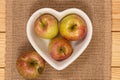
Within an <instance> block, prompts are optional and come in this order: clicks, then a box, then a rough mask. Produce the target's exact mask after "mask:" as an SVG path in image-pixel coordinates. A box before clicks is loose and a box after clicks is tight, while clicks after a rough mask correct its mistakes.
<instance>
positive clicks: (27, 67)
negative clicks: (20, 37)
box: [16, 51, 45, 79]
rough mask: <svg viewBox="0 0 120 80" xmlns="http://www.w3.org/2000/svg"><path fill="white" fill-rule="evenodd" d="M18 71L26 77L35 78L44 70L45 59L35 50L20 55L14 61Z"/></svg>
mask: <svg viewBox="0 0 120 80" xmlns="http://www.w3.org/2000/svg"><path fill="white" fill-rule="evenodd" d="M16 67H17V70H18V72H19V73H20V74H21V75H22V76H23V77H24V78H26V79H35V78H36V77H38V76H39V75H40V74H41V73H42V72H43V70H44V67H45V61H44V60H43V59H42V58H41V57H40V56H39V54H38V53H37V52H35V51H29V52H26V53H23V54H22V55H20V56H19V57H18V59H17V62H16Z"/></svg>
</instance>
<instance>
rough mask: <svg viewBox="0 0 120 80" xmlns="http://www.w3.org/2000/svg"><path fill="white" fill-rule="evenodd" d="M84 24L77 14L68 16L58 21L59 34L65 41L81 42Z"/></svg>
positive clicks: (83, 35)
mask: <svg viewBox="0 0 120 80" xmlns="http://www.w3.org/2000/svg"><path fill="white" fill-rule="evenodd" d="M86 28H87V27H86V24H85V22H84V20H83V19H82V18H81V17H80V16H78V15H77V14H69V15H67V16H66V17H64V18H63V19H62V20H61V21H60V34H61V36H62V37H64V38H65V39H67V40H70V41H76V40H81V39H83V38H84V37H85V35H86V31H87V29H86Z"/></svg>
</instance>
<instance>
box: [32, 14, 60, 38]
mask: <svg viewBox="0 0 120 80" xmlns="http://www.w3.org/2000/svg"><path fill="white" fill-rule="evenodd" d="M34 30H35V32H36V33H37V35H38V36H39V37H41V38H45V39H52V38H54V37H55V36H56V35H57V34H58V21H57V19H56V18H55V17H54V16H52V15H51V14H43V15H41V16H40V17H39V18H38V19H37V20H36V21H35V24H34Z"/></svg>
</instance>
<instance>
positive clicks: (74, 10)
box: [26, 8, 93, 70]
mask: <svg viewBox="0 0 120 80" xmlns="http://www.w3.org/2000/svg"><path fill="white" fill-rule="evenodd" d="M42 11H43V12H45V11H46V13H47V12H48V13H50V14H51V12H54V14H56V15H53V14H52V15H53V16H55V17H56V18H57V19H58V20H59V21H60V20H61V19H62V18H63V17H61V18H58V17H57V16H58V15H59V16H66V14H67V13H76V14H78V15H80V17H82V18H83V19H84V21H85V22H86V24H87V28H89V36H88V40H89V41H86V43H85V46H83V47H84V49H82V50H81V51H80V53H79V54H77V55H75V57H74V58H73V59H71V60H70V61H69V62H68V63H67V64H65V65H63V66H56V65H55V64H53V63H51V61H49V60H48V58H47V57H46V56H44V55H43V54H42V52H41V51H40V50H39V48H38V47H36V46H37V45H36V44H35V42H34V41H33V39H32V37H31V36H30V27H29V26H30V24H31V22H32V20H33V19H34V17H35V16H36V15H38V14H39V13H41V15H42ZM50 11H51V12H50ZM43 14H44V13H43ZM39 16H40V15H39ZM26 33H27V38H28V40H29V42H30V44H31V45H32V47H33V48H34V49H35V50H36V51H37V52H38V54H39V55H40V56H41V57H42V58H43V59H45V61H46V62H47V63H48V64H50V65H51V66H52V67H54V68H55V69H56V70H63V69H65V68H66V67H67V66H69V65H70V64H71V63H72V62H73V61H75V60H76V59H77V58H78V57H79V56H80V55H81V54H82V53H83V52H84V50H85V49H86V48H87V46H88V45H89V43H90V41H91V39H92V34H93V26H92V22H91V20H90V18H89V17H88V15H87V14H86V13H85V12H84V11H82V10H81V9H78V8H68V9H66V10H63V11H57V10H55V9H52V8H41V9H38V10H37V11H35V12H34V13H33V14H32V15H31V16H30V18H29V20H28V22H27V29H26ZM87 34H88V33H87Z"/></svg>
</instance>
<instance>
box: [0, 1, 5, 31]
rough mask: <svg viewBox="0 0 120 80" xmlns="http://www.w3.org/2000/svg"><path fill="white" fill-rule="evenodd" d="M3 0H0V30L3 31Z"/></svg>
mask: <svg viewBox="0 0 120 80" xmlns="http://www.w3.org/2000/svg"><path fill="white" fill-rule="evenodd" d="M5 5H6V3H5V0H0V32H5V12H6V9H5Z"/></svg>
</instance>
